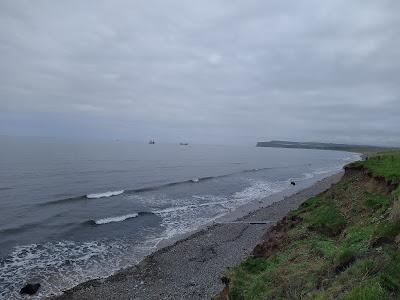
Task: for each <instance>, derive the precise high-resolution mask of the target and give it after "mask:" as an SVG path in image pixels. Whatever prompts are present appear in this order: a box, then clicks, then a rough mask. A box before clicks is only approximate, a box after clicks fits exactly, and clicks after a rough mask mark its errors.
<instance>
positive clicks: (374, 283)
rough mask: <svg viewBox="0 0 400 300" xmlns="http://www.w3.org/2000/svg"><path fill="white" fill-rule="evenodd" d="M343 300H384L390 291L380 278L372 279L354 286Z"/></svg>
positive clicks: (387, 297)
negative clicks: (385, 287)
mask: <svg viewBox="0 0 400 300" xmlns="http://www.w3.org/2000/svg"><path fill="white" fill-rule="evenodd" d="M342 299H343V300H384V299H389V293H388V292H387V291H386V290H385V289H384V288H383V287H382V286H381V284H380V282H379V280H377V279H371V280H368V281H365V282H363V283H361V284H360V285H358V286H356V287H355V288H353V289H352V290H351V291H350V292H349V293H348V294H347V295H346V296H344V297H343V298H342Z"/></svg>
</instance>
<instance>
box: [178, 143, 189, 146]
mask: <svg viewBox="0 0 400 300" xmlns="http://www.w3.org/2000/svg"><path fill="white" fill-rule="evenodd" d="M179 145H181V146H187V145H189V143H179Z"/></svg>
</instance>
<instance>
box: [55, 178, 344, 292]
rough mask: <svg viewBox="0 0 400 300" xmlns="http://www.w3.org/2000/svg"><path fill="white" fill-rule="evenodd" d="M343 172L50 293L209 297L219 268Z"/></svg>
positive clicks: (240, 255) (242, 253) (240, 257)
mask: <svg viewBox="0 0 400 300" xmlns="http://www.w3.org/2000/svg"><path fill="white" fill-rule="evenodd" d="M342 176H343V173H338V174H336V175H333V176H330V177H327V178H325V179H323V180H321V181H319V182H317V183H315V184H314V185H312V186H311V187H308V188H306V189H303V190H301V191H299V192H297V193H295V194H294V195H291V196H289V197H285V196H282V198H281V199H275V202H274V203H273V204H271V205H269V206H266V207H261V208H258V209H256V210H255V211H253V212H250V213H247V214H246V215H245V216H242V217H239V218H236V219H232V218H233V217H237V215H232V216H230V217H229V216H228V217H226V218H223V219H220V220H217V221H216V222H215V223H214V224H212V225H210V226H208V227H206V228H204V229H202V230H200V231H197V232H195V233H193V234H192V235H190V236H188V237H185V238H183V239H181V240H178V241H176V242H175V243H174V244H172V245H168V246H165V247H164V248H161V249H159V250H158V251H156V252H155V253H153V254H151V255H149V256H147V257H146V258H145V259H144V260H142V261H141V262H140V263H139V264H138V265H136V266H132V267H129V268H126V269H123V270H121V271H118V272H116V273H115V274H114V275H112V276H109V277H107V278H105V279H95V280H90V281H87V282H84V283H82V284H79V285H77V286H76V287H74V288H72V289H70V290H67V291H64V293H63V295H61V296H56V297H53V298H52V299H211V298H213V297H215V296H216V295H217V294H218V293H219V292H221V290H222V289H223V287H224V285H223V283H222V281H221V277H222V276H223V273H224V271H226V270H227V268H229V267H232V266H235V265H237V264H239V263H240V262H241V261H242V260H243V259H244V258H245V257H246V256H248V255H249V254H250V253H251V251H252V250H253V248H254V247H255V246H256V245H257V244H258V243H259V242H260V241H261V238H262V236H263V234H264V233H265V231H266V230H267V229H268V228H270V227H271V226H273V225H274V224H275V223H276V222H277V221H279V220H280V219H282V218H283V217H284V216H285V215H286V214H287V213H288V212H289V211H291V210H293V209H295V208H297V207H298V206H299V205H300V204H301V203H302V202H304V201H305V200H307V199H308V198H310V197H312V196H314V195H317V194H319V193H322V192H323V191H325V190H327V189H328V188H329V187H330V186H331V185H332V184H334V183H337V182H338V181H339V180H340V179H341V177H342ZM279 200H280V201H279Z"/></svg>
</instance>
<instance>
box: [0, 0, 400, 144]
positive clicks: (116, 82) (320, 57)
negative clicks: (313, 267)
mask: <svg viewBox="0 0 400 300" xmlns="http://www.w3.org/2000/svg"><path fill="white" fill-rule="evenodd" d="M399 11H400V1H398V0H392V1H389V0H379V1H376V0H370V1H369V0H359V1H357V0H353V1H348V0H334V1H333V0H332V1H321V0H315V1H308V0H307V1H282V0H276V1H271V0H266V1H265V0H260V1H253V0H246V1H242V0H240V1H239V0H237V1H235V0H209V1H187V0H180V1H178V0H168V1H167V0H160V1H155V0H146V1H132V0H129V1H128V0H126V1H122V0H112V1H111V0H110V1H100V0H93V1H89V0H86V1H85V0H75V1H71V0H68V1H61V0H48V1H44V0H35V1H32V0H26V1H22V0H1V2H0V134H6V135H41V136H61V137H83V138H88V137H93V138H106V139H107V138H112V139H114V138H123V139H132V140H137V141H146V140H147V139H149V138H156V139H158V140H159V141H170V142H178V141H189V142H193V143H240V144H254V143H255V142H256V141H257V140H270V139H290V140H307V141H333V142H352V143H366V144H385V145H400V140H399V136H400V135H399V131H400V50H399V49H400V17H399Z"/></svg>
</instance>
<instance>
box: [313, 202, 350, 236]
mask: <svg viewBox="0 0 400 300" xmlns="http://www.w3.org/2000/svg"><path fill="white" fill-rule="evenodd" d="M308 221H309V224H310V229H312V230H316V231H317V232H320V233H322V234H325V235H327V236H336V235H338V234H339V233H340V232H341V231H342V230H343V228H344V227H345V226H346V219H345V218H344V216H343V214H342V213H341V212H340V210H339V208H338V207H337V206H336V204H335V203H334V201H333V200H331V199H327V201H324V202H323V203H322V204H320V206H319V207H317V208H315V209H314V210H313V211H312V213H311V215H310V216H309V218H308Z"/></svg>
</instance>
